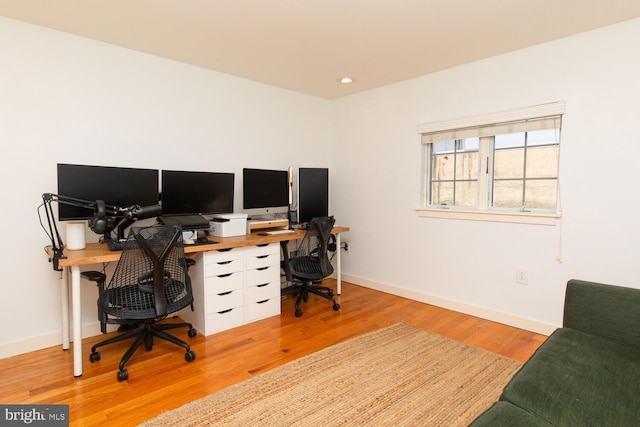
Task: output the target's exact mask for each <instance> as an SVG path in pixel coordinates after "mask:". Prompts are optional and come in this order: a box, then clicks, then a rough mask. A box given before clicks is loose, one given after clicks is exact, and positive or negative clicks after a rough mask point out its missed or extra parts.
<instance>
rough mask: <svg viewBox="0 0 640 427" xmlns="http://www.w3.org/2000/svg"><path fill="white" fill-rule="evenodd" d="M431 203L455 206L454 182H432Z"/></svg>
mask: <svg viewBox="0 0 640 427" xmlns="http://www.w3.org/2000/svg"><path fill="white" fill-rule="evenodd" d="M431 204H432V205H447V206H453V182H434V183H432V184H431Z"/></svg>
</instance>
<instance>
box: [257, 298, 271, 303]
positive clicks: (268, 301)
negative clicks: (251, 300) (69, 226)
mask: <svg viewBox="0 0 640 427" xmlns="http://www.w3.org/2000/svg"><path fill="white" fill-rule="evenodd" d="M265 302H269V300H268V299H266V300H264V301H258V302H257V303H256V304H264V303H265Z"/></svg>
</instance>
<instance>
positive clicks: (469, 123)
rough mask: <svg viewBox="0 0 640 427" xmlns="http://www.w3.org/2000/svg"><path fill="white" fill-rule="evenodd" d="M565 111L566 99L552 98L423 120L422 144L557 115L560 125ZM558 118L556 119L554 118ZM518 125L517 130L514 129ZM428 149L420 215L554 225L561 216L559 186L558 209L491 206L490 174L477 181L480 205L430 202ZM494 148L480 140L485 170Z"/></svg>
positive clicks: (487, 134) (492, 131)
mask: <svg viewBox="0 0 640 427" xmlns="http://www.w3.org/2000/svg"><path fill="white" fill-rule="evenodd" d="M564 112H565V103H564V102H553V103H549V104H542V105H535V106H530V107H524V108H518V109H514V110H508V111H503V112H499V113H492V114H485V115H480V116H474V117H467V118H463V119H457V120H447V121H440V122H431V123H424V124H421V125H419V126H418V133H419V134H420V135H421V139H422V144H423V145H426V144H431V143H433V142H438V141H445V140H455V139H463V138H468V137H472V136H479V137H480V138H481V140H482V138H483V137H490V136H494V135H496V134H497V133H500V132H502V133H505V132H504V129H505V127H506V129H509V131H508V132H506V133H510V132H517V131H518V130H517V128H518V126H525V127H529V126H530V123H532V122H539V123H540V126H542V127H543V128H544V127H546V126H549V123H548V122H545V118H549V117H554V118H557V120H558V121H557V125H558V127H559V126H560V120H561V117H562V115H563V114H564ZM552 120H556V119H552ZM513 129H515V130H513ZM428 151H429V150H427V149H426V147H423V149H422V153H423V157H422V173H421V176H422V185H421V188H422V192H421V198H420V200H421V201H420V207H419V208H417V209H416V211H417V213H418V216H420V217H426V218H447V219H463V220H478V221H494V222H511V223H523V224H539V225H555V224H556V223H557V220H558V219H559V218H560V217H561V213H562V207H561V205H560V200H559V194H560V190H559V188H558V202H557V203H556V206H557V208H556V211H555V212H549V211H531V212H529V211H522V210H518V209H497V208H491V209H490V208H489V206H488V198H487V195H488V193H489V188H488V186H489V181H490V179H489V177H485V178H483V179H480V180H479V182H478V187H479V188H478V191H479V198H478V207H477V208H475V207H474V208H468V207H455V206H444V207H436V206H428V205H427V202H428V199H427V195H428V185H429V176H428V173H429V169H430V167H429V163H430V161H431V159H430V158H429V156H427V155H426V154H427V152H428ZM491 151H492V148H491V147H490V144H483V143H482V142H481V144H480V153H479V154H480V170H481V171H482V170H486V169H487V167H488V166H489V165H487V161H490V158H491V157H492V152H491ZM559 185H560V177H559V176H558V187H559Z"/></svg>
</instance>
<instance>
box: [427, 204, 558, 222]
mask: <svg viewBox="0 0 640 427" xmlns="http://www.w3.org/2000/svg"><path fill="white" fill-rule="evenodd" d="M416 212H418V216H419V217H421V218H441V219H462V220H468V221H490V222H508V223H515V224H534V225H556V222H557V220H558V219H559V218H561V215H560V214H559V213H553V214H551V213H533V212H496V211H465V210H454V209H432V208H418V209H416Z"/></svg>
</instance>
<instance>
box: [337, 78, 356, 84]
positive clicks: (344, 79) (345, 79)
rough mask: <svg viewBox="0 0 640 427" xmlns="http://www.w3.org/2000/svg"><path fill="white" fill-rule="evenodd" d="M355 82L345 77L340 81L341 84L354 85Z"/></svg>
mask: <svg viewBox="0 0 640 427" xmlns="http://www.w3.org/2000/svg"><path fill="white" fill-rule="evenodd" d="M353 80H354V78H353V77H343V78H341V79H340V83H344V84H349V83H353Z"/></svg>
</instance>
